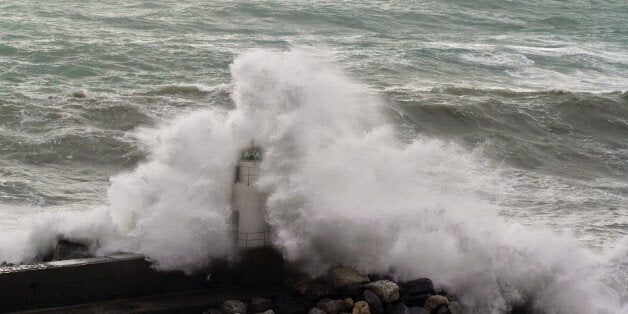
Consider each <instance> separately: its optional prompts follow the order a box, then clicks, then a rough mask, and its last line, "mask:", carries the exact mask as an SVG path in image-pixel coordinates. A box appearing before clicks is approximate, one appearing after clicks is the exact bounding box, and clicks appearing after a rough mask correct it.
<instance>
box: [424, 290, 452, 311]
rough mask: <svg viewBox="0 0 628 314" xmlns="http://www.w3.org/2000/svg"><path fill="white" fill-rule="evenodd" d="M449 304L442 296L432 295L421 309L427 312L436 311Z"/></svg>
mask: <svg viewBox="0 0 628 314" xmlns="http://www.w3.org/2000/svg"><path fill="white" fill-rule="evenodd" d="M448 304H449V300H447V297H445V296H442V295H437V294H436V295H433V296H430V297H429V298H427V300H425V305H423V307H424V308H425V309H427V310H428V311H430V312H432V311H436V310H437V309H438V308H439V307H441V306H447V305H448Z"/></svg>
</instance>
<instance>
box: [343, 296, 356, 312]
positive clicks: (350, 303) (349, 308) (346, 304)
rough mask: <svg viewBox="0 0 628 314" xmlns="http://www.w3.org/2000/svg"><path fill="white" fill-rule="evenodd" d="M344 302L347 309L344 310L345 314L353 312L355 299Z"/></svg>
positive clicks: (347, 299) (346, 299)
mask: <svg viewBox="0 0 628 314" xmlns="http://www.w3.org/2000/svg"><path fill="white" fill-rule="evenodd" d="M342 302H343V303H344V304H345V307H344V308H343V312H351V310H353V306H354V305H355V302H353V299H351V298H345V299H344V300H342Z"/></svg>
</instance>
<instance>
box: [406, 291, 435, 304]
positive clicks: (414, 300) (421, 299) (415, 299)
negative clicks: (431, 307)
mask: <svg viewBox="0 0 628 314" xmlns="http://www.w3.org/2000/svg"><path fill="white" fill-rule="evenodd" d="M431 296H432V295H431V294H419V295H417V296H409V297H408V298H407V299H406V300H405V302H404V303H405V304H406V305H408V306H421V307H422V306H423V305H425V300H427V298H429V297H431Z"/></svg>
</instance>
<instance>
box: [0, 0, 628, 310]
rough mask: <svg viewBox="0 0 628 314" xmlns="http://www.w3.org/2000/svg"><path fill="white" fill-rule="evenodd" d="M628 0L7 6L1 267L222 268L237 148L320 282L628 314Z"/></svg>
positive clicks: (487, 306)
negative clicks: (410, 283) (82, 245)
mask: <svg viewBox="0 0 628 314" xmlns="http://www.w3.org/2000/svg"><path fill="white" fill-rule="evenodd" d="M627 30H628V3H627V2H625V1H580V0H578V1H536V0H533V1H515V0H513V1H497V0H490V1H489V0H480V1H453V0H444V1H386V2H383V1H356V0H351V1H198V0H184V1H176V2H174V1H173V2H170V1H148V0H129V1H115V0H108V1H74V0H72V1H58V0H52V1H47V2H45V3H43V2H41V1H34V0H24V1H1V2H0V261H3V260H6V261H10V262H30V261H34V260H37V258H38V256H39V254H41V252H42V251H45V250H46V249H47V248H49V247H50V246H51V245H52V244H53V243H54V241H55V239H57V238H59V237H66V238H71V239H76V240H83V241H88V242H90V241H91V243H98V247H94V250H95V251H96V252H97V253H98V254H105V253H107V252H112V251H117V250H125V251H133V252H138V253H142V254H145V255H147V256H148V257H149V258H151V259H152V260H154V261H155V262H156V263H157V265H158V267H161V268H163V269H182V270H186V271H194V270H195V269H200V268H202V267H204V266H206V265H207V264H208V263H209V262H211V260H213V259H215V258H232V257H233V255H234V250H233V247H232V246H231V244H230V240H229V225H228V216H229V211H230V205H229V200H230V188H231V186H230V184H231V182H232V175H233V167H234V165H235V161H236V160H237V155H238V151H239V150H241V149H242V148H244V147H246V146H247V145H249V144H250V143H252V142H254V143H255V144H256V145H260V146H262V147H264V150H265V158H264V166H263V168H264V175H263V179H262V180H261V181H260V188H261V189H263V190H264V191H265V192H266V193H267V194H268V202H267V207H268V209H267V211H268V213H267V221H268V222H269V224H270V225H271V227H272V228H273V230H274V245H275V246H276V247H277V248H279V249H280V251H282V253H283V254H284V256H285V258H286V259H288V260H290V261H293V262H295V263H297V264H298V265H301V267H302V268H303V270H304V271H307V272H310V273H311V274H313V275H315V274H319V273H321V272H324V271H325V270H326V269H327V268H328V267H331V266H333V265H338V264H345V265H350V266H354V267H357V268H358V269H360V270H363V271H380V272H392V273H394V274H395V275H396V276H398V277H399V278H410V277H416V276H423V277H430V278H432V279H433V280H434V281H435V282H436V283H438V284H440V285H442V286H443V287H445V288H447V289H450V290H452V291H454V292H456V293H458V294H459V295H461V300H462V302H463V303H464V304H465V305H466V306H467V307H468V308H469V309H472V310H473V311H474V312H477V313H485V312H495V313H500V312H508V311H509V309H510V308H511V307H512V306H513V305H515V304H520V303H525V302H528V303H530V304H532V305H533V307H534V308H535V309H536V310H538V311H544V312H547V313H621V312H623V313H626V312H625V311H628V305H627V304H628V283H627V282H628V237H627V236H628V175H627V170H628V31H627Z"/></svg>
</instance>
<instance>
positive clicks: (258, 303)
mask: <svg viewBox="0 0 628 314" xmlns="http://www.w3.org/2000/svg"><path fill="white" fill-rule="evenodd" d="M272 306H273V301H271V300H269V299H266V298H253V299H251V312H254V313H258V312H265V311H268V310H269V309H270V308H271V307H272Z"/></svg>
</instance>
